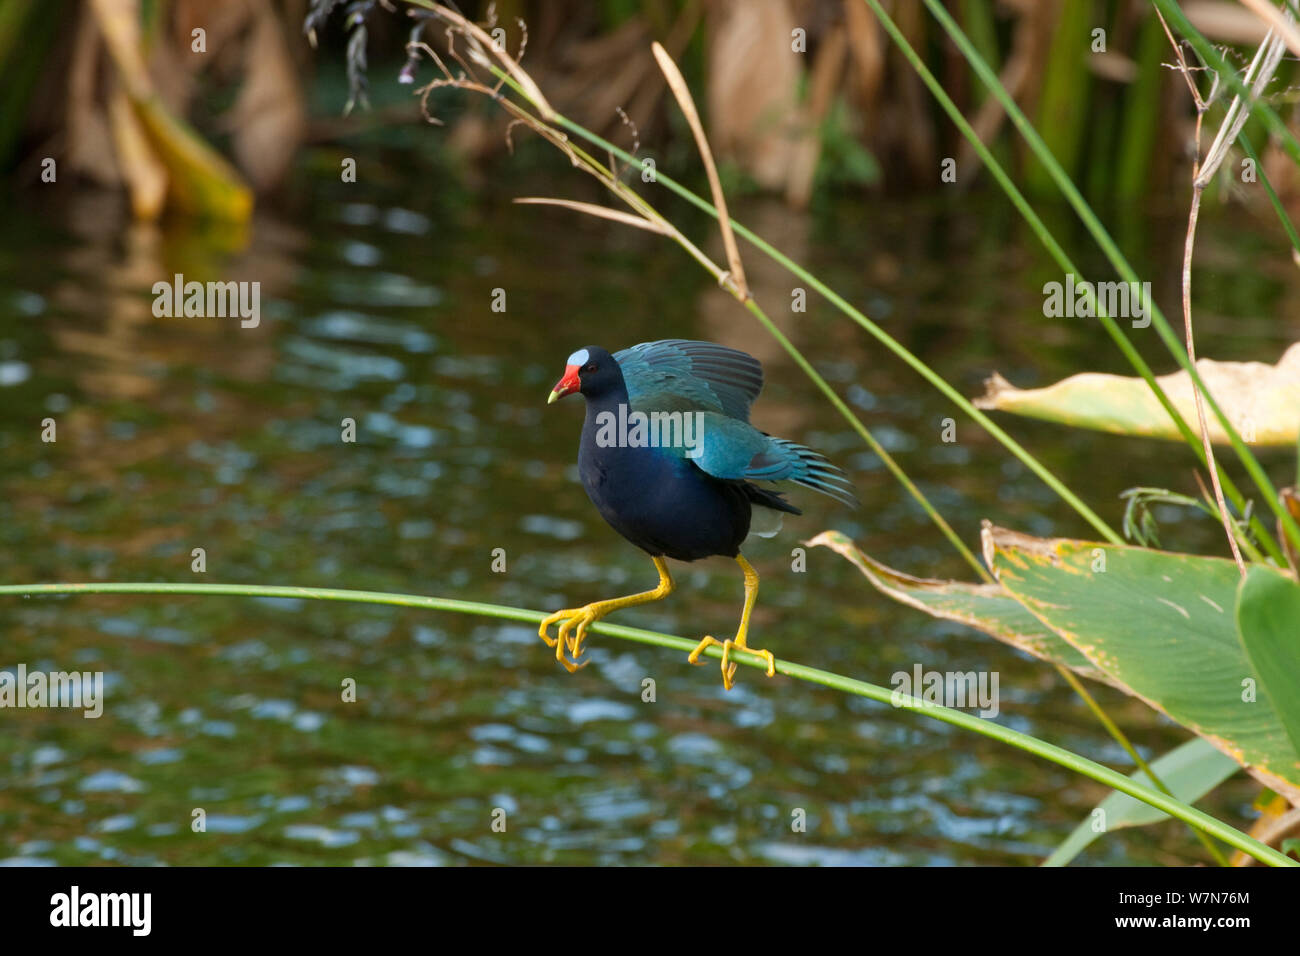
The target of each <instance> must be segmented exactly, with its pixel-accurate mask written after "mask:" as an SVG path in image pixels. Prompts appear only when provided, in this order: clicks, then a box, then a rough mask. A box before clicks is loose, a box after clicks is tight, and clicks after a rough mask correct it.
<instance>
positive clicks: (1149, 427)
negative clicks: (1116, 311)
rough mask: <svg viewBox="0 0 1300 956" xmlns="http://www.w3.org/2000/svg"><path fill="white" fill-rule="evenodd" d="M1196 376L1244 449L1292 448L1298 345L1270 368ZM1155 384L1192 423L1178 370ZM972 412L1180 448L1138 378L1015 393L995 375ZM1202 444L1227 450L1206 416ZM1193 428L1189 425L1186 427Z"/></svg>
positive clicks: (1297, 430) (1188, 387)
mask: <svg viewBox="0 0 1300 956" xmlns="http://www.w3.org/2000/svg"><path fill="white" fill-rule="evenodd" d="M1196 370H1197V371H1198V372H1199V373H1200V374H1201V377H1202V378H1203V379H1204V380H1205V384H1206V386H1207V387H1208V388H1209V390H1210V393H1211V394H1212V395H1213V396H1214V398H1215V400H1216V401H1217V402H1218V403H1219V405H1220V406H1221V407H1222V408H1223V412H1224V414H1225V415H1226V416H1227V417H1228V420H1229V421H1230V422H1232V424H1233V427H1234V428H1236V429H1237V431H1238V432H1240V433H1241V435H1242V437H1243V438H1244V439H1245V440H1246V441H1247V442H1248V443H1250V444H1252V445H1294V444H1295V443H1296V439H1297V436H1298V435H1300V342H1298V343H1296V344H1294V345H1292V346H1291V347H1290V348H1289V349H1287V350H1286V353H1285V354H1284V355H1283V356H1282V358H1281V360H1279V361H1278V363H1277V365H1266V364H1264V363H1263V362H1215V361H1213V360H1211V359H1201V360H1199V361H1198V362H1197V363H1196ZM1156 381H1157V382H1159V383H1160V387H1161V388H1163V389H1164V391H1165V394H1166V395H1168V396H1169V400H1170V401H1171V402H1172V403H1173V406H1174V408H1176V409H1178V412H1179V414H1181V415H1182V416H1183V418H1184V420H1186V421H1188V422H1193V423H1194V422H1195V421H1196V404H1195V398H1194V396H1193V394H1192V383H1191V377H1190V376H1189V375H1188V374H1187V373H1186V372H1185V371H1182V370H1179V371H1178V372H1174V373H1172V374H1169V375H1159V376H1156ZM985 387H986V389H987V391H986V392H985V394H984V395H983V396H982V397H980V398H977V399H975V407H976V408H990V409H997V410H998V411H1002V412H1013V413H1015V414H1017V415H1025V416H1028V417H1029V418H1041V419H1045V420H1047V421H1051V422H1060V423H1061V424H1064V425H1074V426H1076V427H1079V428H1095V429H1098V430H1100V431H1105V432H1113V433H1115V434H1119V435H1138V436H1142V437H1146V438H1165V439H1169V440H1170V441H1182V435H1181V433H1179V431H1178V428H1177V426H1175V425H1174V422H1173V419H1171V418H1170V417H1169V415H1168V413H1166V412H1165V410H1164V408H1163V407H1162V406H1161V405H1160V402H1159V401H1158V400H1157V399H1156V397H1155V394H1154V393H1153V392H1152V391H1151V389H1150V387H1149V386H1148V385H1147V383H1146V382H1144V381H1143V380H1142V379H1140V378H1129V377H1125V376H1122V375H1103V374H1101V373H1097V372H1085V373H1083V374H1081V375H1072V376H1070V377H1069V378H1067V379H1064V380H1062V381H1060V382H1057V383H1056V384H1055V385H1049V386H1047V387H1046V388H1033V389H1019V388H1016V387H1015V386H1014V385H1012V384H1011V383H1010V382H1008V381H1007V380H1006V379H1004V378H1003V377H1002V376H1001V375H997V374H996V373H995V374H994V376H993V377H992V378H990V379H989V380H988V382H986V383H985ZM1207 417H1208V423H1207V424H1208V426H1209V431H1210V440H1211V441H1213V442H1215V443H1216V444H1227V441H1228V438H1227V435H1225V434H1224V432H1223V429H1222V427H1221V426H1220V424H1219V420H1218V418H1217V417H1216V416H1214V415H1209V416H1207ZM1194 427H1195V426H1194V425H1193V428H1194Z"/></svg>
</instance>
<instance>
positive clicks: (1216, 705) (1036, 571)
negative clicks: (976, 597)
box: [984, 524, 1300, 804]
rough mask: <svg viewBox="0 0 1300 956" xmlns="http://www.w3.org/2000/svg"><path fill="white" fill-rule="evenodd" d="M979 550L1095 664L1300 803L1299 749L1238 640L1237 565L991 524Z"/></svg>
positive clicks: (1009, 589) (1000, 575)
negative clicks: (1040, 535) (1037, 535)
mask: <svg viewBox="0 0 1300 956" xmlns="http://www.w3.org/2000/svg"><path fill="white" fill-rule="evenodd" d="M984 554H985V560H986V562H987V563H988V565H989V567H991V568H992V569H993V572H994V574H995V575H996V576H997V578H998V580H999V581H1000V582H1001V583H1002V586H1003V587H1004V588H1005V589H1006V590H1007V592H1008V593H1009V594H1011V595H1012V596H1014V597H1015V598H1016V599H1017V600H1019V601H1020V602H1021V603H1022V604H1024V605H1025V607H1026V608H1028V609H1029V610H1030V611H1031V612H1033V614H1034V615H1035V616H1036V617H1037V618H1038V619H1039V620H1040V621H1042V622H1043V623H1044V624H1046V625H1048V626H1049V627H1051V628H1052V630H1053V631H1055V632H1056V633H1057V634H1058V635H1059V636H1060V637H1061V638H1063V639H1064V640H1065V641H1067V642H1069V643H1070V644H1072V645H1073V646H1074V647H1076V648H1078V649H1079V650H1080V651H1081V652H1082V653H1083V654H1084V656H1085V657H1087V658H1088V660H1090V661H1092V663H1093V664H1094V665H1096V666H1097V667H1098V668H1100V669H1101V670H1102V671H1104V672H1105V673H1106V674H1108V675H1109V676H1110V677H1111V678H1112V679H1114V680H1116V681H1117V682H1119V683H1120V684H1121V685H1122V686H1123V687H1125V688H1127V689H1128V690H1129V691H1130V692H1131V693H1133V694H1134V695H1136V696H1138V697H1140V698H1141V699H1143V700H1144V701H1146V702H1147V703H1148V704H1150V705H1151V706H1152V707H1155V708H1156V709H1158V710H1160V711H1162V712H1163V713H1165V714H1167V715H1168V716H1169V717H1170V718H1171V719H1173V720H1175V721H1177V722H1178V723H1180V724H1183V725H1184V726H1186V727H1187V728H1189V729H1190V730H1192V731H1194V732H1195V733H1197V734H1199V735H1201V736H1202V737H1205V738H1206V739H1207V740H1209V741H1210V742H1211V743H1213V744H1214V745H1215V746H1216V747H1218V748H1219V749H1220V750H1222V751H1223V752H1224V753H1226V754H1228V755H1229V756H1231V757H1232V758H1233V759H1234V760H1236V761H1237V762H1238V763H1240V764H1241V765H1243V766H1245V767H1246V768H1247V769H1248V770H1249V771H1250V772H1251V774H1252V775H1253V776H1254V777H1256V779H1258V780H1260V781H1261V782H1262V783H1263V784H1264V785H1265V786H1268V787H1271V788H1272V789H1274V790H1276V791H1277V792H1279V793H1281V794H1283V795H1285V796H1286V797H1287V798H1288V799H1290V800H1291V801H1292V802H1293V803H1297V804H1300V753H1298V752H1297V750H1296V748H1295V746H1294V745H1293V744H1292V742H1291V739H1290V736H1289V735H1288V733H1287V730H1286V727H1285V725H1284V724H1283V721H1282V717H1281V714H1280V712H1279V710H1278V707H1277V705H1276V704H1275V703H1274V701H1273V698H1272V697H1271V696H1270V693H1269V688H1268V686H1267V685H1265V684H1264V683H1263V682H1261V681H1260V680H1259V675H1258V674H1257V673H1256V671H1255V669H1254V667H1252V665H1251V662H1250V660H1249V659H1248V658H1247V656H1246V652H1245V650H1244V649H1243V648H1242V645H1241V641H1239V640H1238V638H1237V625H1236V621H1235V619H1234V615H1233V609H1234V607H1235V605H1236V600H1237V584H1238V581H1239V580H1240V577H1241V575H1240V573H1239V572H1238V570H1237V567H1236V565H1235V564H1234V563H1233V562H1232V561H1228V560H1224V559H1220V558H1206V557H1200V556H1197V555H1187V554H1171V553H1168V552H1163V551H1153V550H1150V549H1147V548H1139V547H1133V546H1128V545H1109V544H1097V543H1095V542H1088V541H1068V540H1064V539H1042V538H1032V537H1029V536H1028V535H1022V534H1016V533H1015V532H1011V531H1006V530H1004V529H1000V528H994V527H992V526H991V525H988V524H986V525H985V528H984ZM1094 569H1095V570H1094Z"/></svg>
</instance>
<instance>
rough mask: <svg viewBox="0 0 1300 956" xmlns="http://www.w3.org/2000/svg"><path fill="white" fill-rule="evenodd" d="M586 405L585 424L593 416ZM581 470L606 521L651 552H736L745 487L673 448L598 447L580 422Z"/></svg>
mask: <svg viewBox="0 0 1300 956" xmlns="http://www.w3.org/2000/svg"><path fill="white" fill-rule="evenodd" d="M590 412H591V406H590V404H589V405H588V413H589V415H588V425H590V422H591V415H590ZM578 472H579V475H580V476H581V478H582V486H583V487H584V488H585V489H586V490H587V496H588V497H589V498H591V501H592V504H594V505H595V506H596V509H597V510H598V511H599V512H600V514H601V516H602V517H603V518H604V519H605V520H606V521H607V522H609V524H610V526H611V527H612V528H613V529H614V530H615V531H617V532H618V533H619V534H621V535H622V536H623V537H625V538H627V539H628V540H629V541H631V542H632V543H633V544H635V545H636V546H637V547H639V548H641V549H643V550H645V551H647V552H648V553H650V554H652V555H665V556H667V557H670V558H675V559H677V560H680V561H696V560H699V559H700V558H706V557H709V556H710V555H715V554H720V555H726V556H728V557H734V556H735V555H736V554H737V553H739V550H740V543H741V542H742V541H743V540H744V539H745V536H746V535H747V534H748V533H749V519H750V504H749V499H748V497H747V496H746V494H745V492H744V489H743V487H741V486H740V485H739V484H736V483H733V482H724V481H719V480H717V479H716V478H712V477H710V476H709V475H706V474H705V473H704V472H702V471H700V470H699V469H698V468H697V467H695V465H694V464H692V463H691V462H690V461H689V460H688V459H685V458H682V457H681V456H680V454H678V453H675V452H674V451H672V450H671V449H663V448H653V447H600V446H599V445H598V444H597V443H596V440H595V430H594V428H592V427H584V428H583V431H582V441H581V444H580V445H579V449H578Z"/></svg>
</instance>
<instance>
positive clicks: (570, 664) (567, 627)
mask: <svg viewBox="0 0 1300 956" xmlns="http://www.w3.org/2000/svg"><path fill="white" fill-rule="evenodd" d="M600 617H601V615H600V613H599V612H598V611H597V610H596V608H595V606H594V605H591V604H588V605H586V606H585V607H578V608H573V607H569V608H565V609H564V610H562V611H556V612H555V613H554V614H552V615H550V616H549V617H547V618H546V619H545V620H544V621H542V624H541V626H540V627H539V628H538V629H537V636H538V637H540V638H541V639H542V640H543V641H545V642H546V646H547V647H553V648H555V659H556V660H557V661H558V662H559V663H560V665H561V666H562V667H563V668H564V669H565V670H566V671H568V672H569V673H570V674H572V673H574V672H575V671H580V670H582V668H584V667H586V666H587V664H588V663H589V662H588V661H583V662H582V663H578V658H579V657H581V656H582V642H583V640H585V639H586V637H587V628H588V627H590V626H591V625H592V624H595V623H596V622H597V621H598V620H600ZM557 621H563V622H564V623H563V624H561V625H560V627H559V630H557V631H556V632H555V637H551V636H550V634H549V633H547V632H548V631H549V630H550V627H551V625H552V624H554V623H556V622H557ZM566 651H567V652H568V656H567V657H566V656H565V652H566Z"/></svg>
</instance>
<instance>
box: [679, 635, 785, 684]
mask: <svg viewBox="0 0 1300 956" xmlns="http://www.w3.org/2000/svg"><path fill="white" fill-rule="evenodd" d="M713 644H716V645H717V646H718V647H721V648H722V689H723V690H731V688H732V687H734V686H735V678H736V665H735V664H733V663H732V662H731V649H732V648H733V647H737V648H740V650H742V651H748V652H749V653H750V654H755V655H757V656H758V657H761V658H763V659H764V660H765V661H767V676H768V677H775V676H776V658H775V657H773V656H772V652H771V651H764V650H755V649H753V648H751V647H747V646H746V645H745V642H744V641H734V640H732V639H731V638H727V639H726V640H725V641H720V640H718V639H717V638H716V637H714V636H712V635H711V634H710V635H706V636H705V637H704V639H703V640H701V641H700V643H699V644H697V645H696V646H695V650H693V651H691V654H690V657H688V658H686V660H687V662H688V663H691V664H703V663H704V662H703V661H702V660H700V655H701V654H702V653H704V649H705V648H706V647H709V646H710V645H713Z"/></svg>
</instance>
